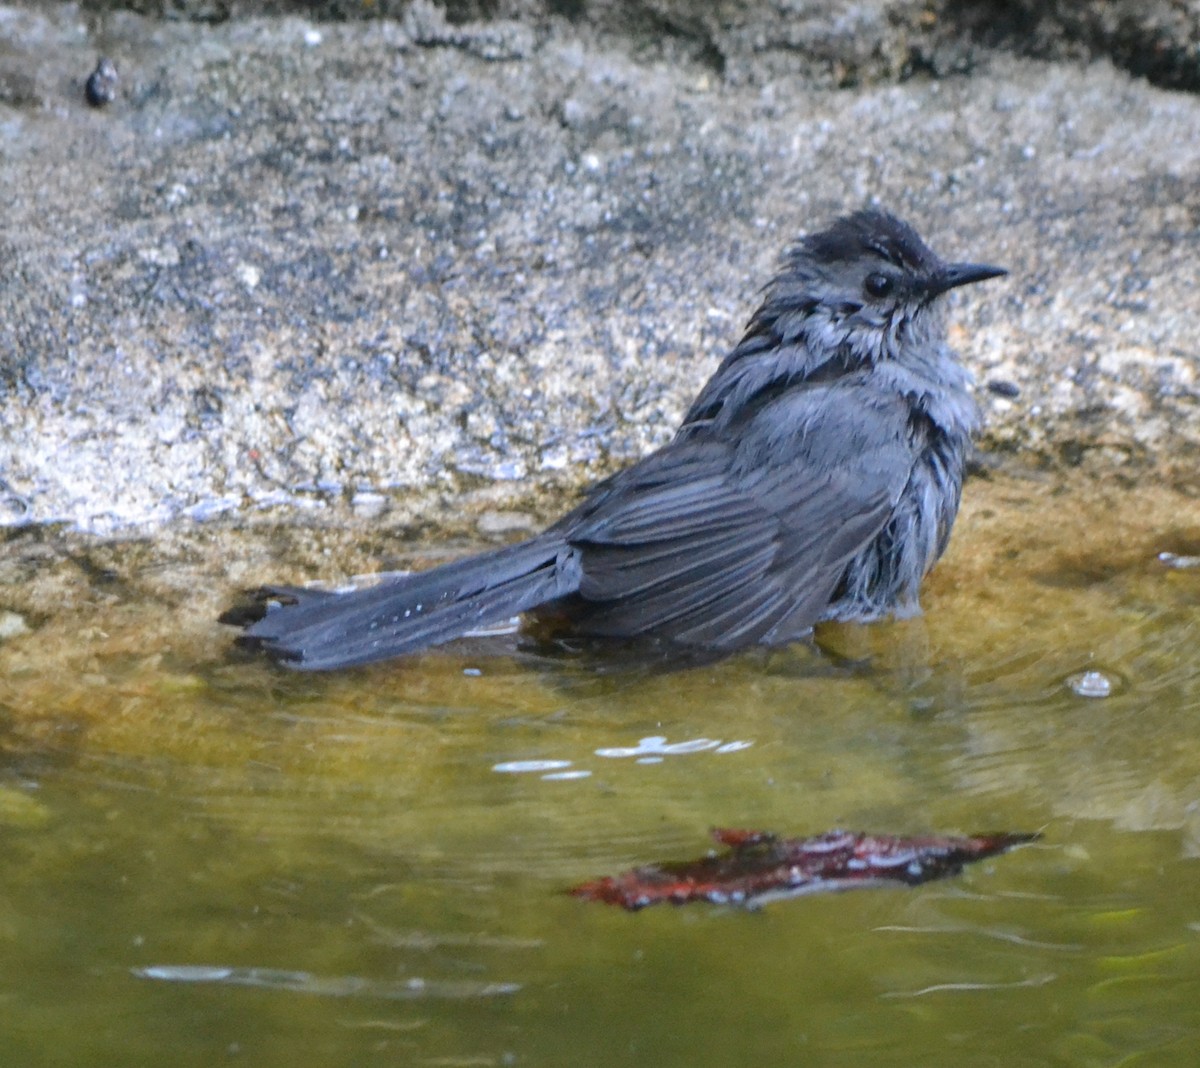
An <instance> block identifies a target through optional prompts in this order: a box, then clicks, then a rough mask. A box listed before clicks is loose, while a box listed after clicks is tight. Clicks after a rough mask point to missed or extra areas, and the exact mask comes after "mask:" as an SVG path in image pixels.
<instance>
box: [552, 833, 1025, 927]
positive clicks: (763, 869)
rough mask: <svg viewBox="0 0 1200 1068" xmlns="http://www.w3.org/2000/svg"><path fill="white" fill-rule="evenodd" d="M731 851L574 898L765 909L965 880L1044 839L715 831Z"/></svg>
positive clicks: (598, 883) (631, 904)
mask: <svg viewBox="0 0 1200 1068" xmlns="http://www.w3.org/2000/svg"><path fill="white" fill-rule="evenodd" d="M712 835H713V838H715V839H716V840H717V842H719V843H720V844H721V845H724V846H728V847H729V852H727V853H721V854H712V853H710V854H709V855H708V856H706V857H701V858H700V859H699V860H689V861H677V862H669V863H664V864H648V865H646V866H645V867H641V868H634V869H633V870H631V871H627V872H622V873H621V874H620V875H616V876H611V877H608V878H604V879H596V880H594V881H593V882H588V883H582V884H580V885H579V886H576V887H574V888H572V889H571V891H570V893H571V894H573V895H574V896H575V897H578V898H583V899H584V900H585V901H603V902H606V903H608V904H610V905H620V906H621V907H622V908H626V909H630V910H636V909H641V908H645V907H646V906H647V905H655V904H658V903H659V902H660V901H670V902H671V903H672V904H675V905H682V904H685V903H686V902H688V901H711V902H714V903H717V904H727V903H731V904H740V905H751V906H754V905H762V904H765V903H766V902H767V901H772V900H776V899H778V898H782V897H795V896H797V895H799V894H810V893H817V892H820V891H823V890H847V889H851V888H853V887H860V886H882V885H884V884H885V883H904V884H906V885H908V886H916V885H917V884H918V883H923V882H928V881H929V880H930V879H941V878H944V877H945V876H947V875H957V874H958V873H959V872H960V871H962V868H963V865H964V864H969V863H971V862H972V861H976V860H983V859H984V858H985V857H992V856H995V855H996V854H998V853H1003V852H1005V851H1007V850H1009V849H1011V848H1012V847H1013V846H1017V845H1022V844H1024V843H1026V842H1032V841H1034V840H1035V839H1036V838H1038V837H1039V836H1038V835H1036V834H1006V833H994V834H977V835H971V836H967V837H961V836H960V837H953V836H941V835H935V836H927V837H917V838H902V837H897V836H893V835H883V834H857V833H854V832H851V831H829V832H827V833H826V834H819V835H816V836H815V837H812V838H779V837H777V836H776V835H774V834H771V833H769V832H766V831H748V830H732V829H725V828H718V829H714V830H713V832H712Z"/></svg>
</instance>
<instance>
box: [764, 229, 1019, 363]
mask: <svg viewBox="0 0 1200 1068" xmlns="http://www.w3.org/2000/svg"><path fill="white" fill-rule="evenodd" d="M1005 273H1007V272H1006V271H1004V269H1003V268H1000V267H991V266H988V265H986V264H979V263H946V262H944V261H943V260H941V259H940V258H939V257H938V256H937V255H936V254H935V253H934V252H932V251H931V250H930V249H929V247H928V246H927V245H926V244H925V242H923V241H922V240H921V238H920V237H919V236H918V235H917V232H916V231H915V230H914V229H913V228H912V227H911V226H909V225H908V224H907V223H905V222H902V221H901V220H900V219H897V218H896V217H895V216H894V215H890V214H888V213H887V212H883V211H859V212H855V213H854V214H853V215H847V216H845V217H843V218H841V219H838V220H837V221H836V222H834V223H833V224H832V225H830V226H829V227H828V228H826V229H824V230H821V231H818V232H817V233H813V234H810V235H809V236H807V237H805V238H804V239H802V240H801V241H800V242H799V244H797V245H796V246H795V247H794V248H793V249H792V250H791V251H790V252H789V253H788V255H787V258H786V261H785V265H784V270H783V272H782V273H781V274H780V275H779V276H778V277H777V278H776V279H775V281H774V282H773V283H772V285H771V287H770V290H769V292H768V297H767V303H766V304H765V305H764V310H766V309H767V308H771V310H772V311H773V312H774V315H773V316H772V317H773V318H774V320H775V323H774V327H775V332H776V334H777V336H779V337H780V338H781V339H782V340H785V341H786V340H791V339H793V338H795V337H797V336H800V335H803V336H804V339H805V340H806V341H807V342H808V344H809V346H810V347H811V348H814V349H817V350H820V349H826V350H842V351H844V350H846V349H849V350H850V353H851V354H852V355H853V356H854V358H855V359H856V360H869V361H875V360H880V359H886V358H889V357H892V358H896V357H898V356H900V355H901V353H903V352H904V350H905V348H906V347H907V346H909V345H911V344H913V343H917V344H920V343H921V342H923V341H926V340H934V339H935V338H936V337H937V336H940V332H941V329H942V325H941V318H940V316H939V315H938V314H937V312H936V306H937V303H938V297H940V296H941V295H942V294H943V293H946V292H948V291H949V290H951V289H955V288H957V287H958V286H963V285H967V284H969V283H971V282H981V281H983V280H984V279H986V278H995V277H996V276H997V275H1002V274H1005ZM831 355H832V352H831Z"/></svg>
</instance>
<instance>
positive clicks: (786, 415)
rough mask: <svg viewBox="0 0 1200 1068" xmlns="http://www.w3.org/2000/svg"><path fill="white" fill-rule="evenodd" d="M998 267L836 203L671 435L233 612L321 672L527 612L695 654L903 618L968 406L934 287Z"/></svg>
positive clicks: (952, 493) (280, 650)
mask: <svg viewBox="0 0 1200 1068" xmlns="http://www.w3.org/2000/svg"><path fill="white" fill-rule="evenodd" d="M1004 273H1005V272H1004V270H1002V269H1001V268H999V267H989V266H985V265H981V264H973V263H944V262H943V261H942V260H940V259H939V258H938V257H937V256H936V255H934V253H933V252H931V251H930V250H929V249H928V248H927V247H926V245H925V244H924V242H923V241H922V240H921V239H920V237H918V236H917V233H916V232H915V231H914V230H913V229H912V227H910V226H908V225H907V224H906V223H903V222H901V221H900V220H899V219H897V218H895V217H894V216H892V215H889V214H886V213H884V212H881V211H860V212H857V213H855V214H853V215H849V216H847V217H845V218H841V219H838V220H837V221H836V222H834V223H833V224H832V225H831V226H829V227H828V228H827V229H825V230H822V231H820V232H819V233H814V234H812V235H810V236H808V237H806V238H804V239H802V240H801V241H800V242H799V243H798V244H797V245H796V246H795V247H794V248H792V249H791V250H790V251H789V252H788V253H787V254H786V256H785V257H784V262H783V265H782V268H781V270H780V272H779V273H778V275H776V277H775V278H774V280H773V281H772V282H771V283H770V285H769V286H768V287H767V289H766V295H765V298H764V300H763V302H762V305H761V307H759V309H758V311H757V312H755V314H754V316H753V318H752V319H751V320H750V323H749V325H748V327H747V328H746V333H745V335H744V336H743V338H742V340H741V342H740V343H739V344H738V345H737V347H736V348H735V349H734V350H733V351H732V352H730V353H729V355H728V356H726V357H725V359H724V360H723V361H722V363H721V365H720V367H718V368H717V371H716V373H715V374H714V375H713V376H712V378H710V379H709V381H708V383H707V384H706V385H705V386H704V388H703V389H702V390H701V391H700V395H699V397H697V398H696V400H695V402H694V403H693V404H692V406H691V409H690V410H689V411H688V413H687V416H686V417H685V418H684V421H683V424H682V426H680V428H679V430H678V432H677V433H676V434H675V437H674V438H673V440H672V441H671V442H670V443H669V444H668V445H666V446H664V447H663V448H661V449H659V450H658V451H657V452H654V453H651V454H650V455H649V456H647V457H646V458H645V459H643V460H640V461H638V462H637V463H635V464H634V465H633V466H631V467H628V468H626V469H625V470H623V471H620V472H618V473H617V474H615V475H613V476H612V477H611V478H608V479H605V480H604V481H603V482H600V483H598V484H597V485H595V486H593V487H592V488H591V489H590V490H589V491H588V493H587V496H586V497H585V498H584V500H583V502H582V503H581V504H580V505H579V506H578V507H577V508H575V509H574V510H573V511H571V512H569V513H568V514H567V515H565V516H564V517H563V518H562V519H560V520H559V521H558V522H557V523H555V524H554V525H553V526H551V527H549V528H548V529H547V530H546V531H545V532H543V533H542V534H539V535H537V536H536V537H533V538H531V539H529V540H528V541H524V542H521V543H519V544H516V545H512V546H509V547H507V548H503V549H498V550H495V551H492V552H486V553H483V554H481V555H478V556H472V557H469V558H467V559H465V560H461V561H458V562H456V563H451V564H447V565H445V566H442V567H437V568H434V569H432V570H429V571H425V572H420V573H417V574H412V575H406V576H403V577H399V578H391V579H389V580H387V581H384V582H382V583H381V584H379V585H376V586H372V587H369V588H365V589H361V590H352V591H350V592H346V593H330V592H325V591H318V590H305V589H295V588H289V587H268V588H266V589H264V590H262V591H259V597H260V604H259V606H258V607H257V610H256V615H258V616H260V618H257V619H255V618H254V616H249V617H247V616H246V615H245V614H244V613H242V614H237V613H231V614H230V615H229V616H228V617H226V618H227V620H228V621H232V622H238V623H242V624H245V623H247V622H248V620H252V621H250V622H248V625H247V626H246V629H245V631H244V633H243V634H242V635H241V637H240V638H239V642H240V643H241V644H243V645H247V646H250V647H253V648H261V649H262V650H264V651H265V652H266V653H268V654H269V655H270V656H272V657H274V658H275V659H277V660H279V661H281V662H282V663H284V664H286V665H287V666H289V667H293V668H299V669H303V670H314V671H317V670H325V669H329V668H339V667H347V666H350V665H353V664H363V663H367V662H369V661H373V660H382V659H384V658H386V657H393V656H398V655H400V654H403V653H410V652H413V651H415V650H418V649H423V648H425V647H427V646H431V645H436V644H438V643H440V642H445V641H449V640H451V639H453V638H458V637H461V636H462V635H463V634H465V633H466V632H467V631H469V630H472V629H474V628H477V627H480V626H484V625H486V624H489V623H495V622H497V621H499V620H503V619H507V618H509V617H511V616H514V615H517V614H519V613H529V612H536V613H538V615H540V616H542V617H544V618H550V619H553V620H555V621H556V624H557V625H559V626H562V627H565V628H566V629H567V630H569V632H571V633H574V634H579V635H584V636H593V637H597V638H625V639H628V638H637V639H654V640H656V641H658V642H660V643H662V644H663V646H664V647H666V648H672V647H678V648H679V649H680V651H681V652H683V653H686V652H688V651H691V652H696V651H700V652H702V653H703V654H704V655H706V656H708V655H723V654H725V653H730V652H733V651H734V650H737V649H743V648H745V647H747V646H750V645H753V644H756V643H766V644H778V643H783V642H788V641H792V640H793V639H796V638H800V637H803V636H805V635H807V634H808V633H809V632H810V630H811V629H812V626H813V624H815V623H818V622H821V621H822V620H862V621H866V620H873V619H878V618H880V617H881V616H886V615H888V614H894V615H897V616H905V615H911V614H913V613H915V612H917V611H919V604H918V591H919V588H920V585H921V580H922V578H923V577H924V576H925V574H926V572H928V571H929V569H930V568H931V567H932V566H933V565H934V563H935V562H936V561H937V559H938V558H939V557H940V556H941V554H942V552H943V551H944V550H945V548H946V543H947V541H948V540H949V537H950V528H951V526H952V525H953V523H954V517H955V515H956V513H957V511H958V504H959V496H960V491H961V488H962V478H963V464H964V459H965V455H966V451H967V448H968V444H969V440H970V435H971V433H972V431H973V430H974V429H975V427H976V425H977V423H978V419H979V413H978V409H977V408H976V405H975V402H974V400H973V399H972V397H971V394H970V391H969V387H970V381H971V376H970V374H969V372H968V371H967V370H966V369H965V368H964V367H963V366H962V365H961V364H960V363H959V362H958V360H957V359H956V357H955V354H954V353H953V352H952V351H951V350H950V348H949V346H948V345H947V342H946V335H945V325H944V320H943V315H942V311H941V307H940V304H941V302H940V301H939V300H938V298H939V297H940V296H941V295H942V294H944V293H945V292H947V291H948V290H950V289H954V288H955V287H957V286H961V285H966V284H968V283H970V282H979V281H982V280H984V279H987V278H994V277H996V276H997V275H1002V274H1004Z"/></svg>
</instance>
